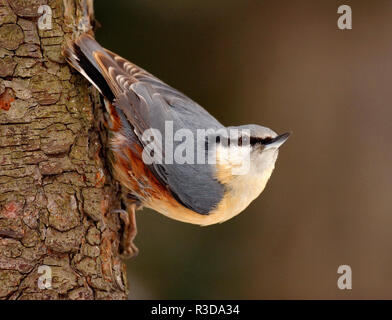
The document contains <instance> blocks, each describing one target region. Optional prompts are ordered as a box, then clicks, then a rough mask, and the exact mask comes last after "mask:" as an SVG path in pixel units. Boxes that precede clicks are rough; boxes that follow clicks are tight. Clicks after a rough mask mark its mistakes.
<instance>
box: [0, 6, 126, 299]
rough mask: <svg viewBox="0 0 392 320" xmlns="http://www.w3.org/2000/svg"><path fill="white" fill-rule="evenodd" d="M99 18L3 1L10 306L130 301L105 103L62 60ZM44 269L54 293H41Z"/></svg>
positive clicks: (4, 252)
mask: <svg viewBox="0 0 392 320" xmlns="http://www.w3.org/2000/svg"><path fill="white" fill-rule="evenodd" d="M41 5H49V6H50V7H51V9H52V29H50V30H42V29H39V28H38V19H39V16H40V14H38V9H39V7H40V6H41ZM91 19H92V0H0V298H1V299H125V298H126V296H127V290H128V289H127V284H126V283H127V281H126V274H125V266H124V264H123V262H122V261H121V260H120V258H119V255H118V245H119V233H120V227H121V225H120V221H119V218H118V216H117V215H116V214H110V211H111V210H112V209H114V208H119V205H120V204H119V200H118V199H119V192H118V187H117V185H116V184H115V183H114V182H113V181H112V180H111V178H110V175H109V173H108V170H107V167H106V163H105V160H104V159H105V157H104V153H105V148H102V145H105V135H104V134H102V133H101V132H102V130H98V128H99V125H100V123H99V119H101V117H102V108H101V105H100V102H99V101H100V100H99V97H98V95H97V93H96V91H95V90H92V89H91V86H90V85H88V83H87V81H85V80H84V79H82V77H81V76H79V75H78V74H76V72H74V71H73V70H71V68H70V67H69V66H68V65H67V64H66V63H65V61H64V59H63V57H62V55H61V48H62V46H63V44H64V42H65V41H66V39H69V38H74V37H76V36H77V34H80V33H81V32H83V31H86V30H88V29H90V28H91V26H90V24H91V21H92V20H91ZM43 265H45V266H49V267H50V270H51V273H52V278H51V279H52V283H51V287H50V288H43V287H42V286H38V281H39V279H40V277H41V276H42V275H43V274H42V273H41V270H42V268H40V266H43ZM45 274H46V273H45ZM45 283H47V282H45ZM40 287H41V289H40Z"/></svg>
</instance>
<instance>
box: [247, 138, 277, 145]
mask: <svg viewBox="0 0 392 320" xmlns="http://www.w3.org/2000/svg"><path fill="white" fill-rule="evenodd" d="M271 141H272V138H271V137H265V138H259V137H250V144H251V145H252V146H254V145H256V144H268V143H269V142H271Z"/></svg>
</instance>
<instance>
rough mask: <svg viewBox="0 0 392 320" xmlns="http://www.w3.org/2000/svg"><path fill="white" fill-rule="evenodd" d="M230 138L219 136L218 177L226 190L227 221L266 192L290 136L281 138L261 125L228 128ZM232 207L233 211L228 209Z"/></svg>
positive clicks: (287, 134)
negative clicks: (280, 154)
mask: <svg viewBox="0 0 392 320" xmlns="http://www.w3.org/2000/svg"><path fill="white" fill-rule="evenodd" d="M226 130H228V132H229V134H228V135H229V138H226V139H222V137H221V136H219V137H217V144H216V149H215V153H216V172H215V175H216V178H217V180H218V181H220V182H221V183H222V184H223V185H224V186H225V189H226V195H225V199H224V203H225V205H222V208H223V207H225V208H226V210H227V211H228V212H229V213H228V214H227V216H226V217H225V219H229V218H230V217H232V216H233V215H235V214H238V213H239V212H241V211H242V210H244V209H245V208H246V207H247V206H248V205H249V204H250V203H251V202H252V201H253V200H254V199H255V198H256V197H258V196H259V194H260V193H261V192H262V191H263V190H264V188H265V186H266V184H267V182H268V180H269V178H270V176H271V174H272V171H273V170H274V168H275V162H276V159H277V157H278V152H279V147H280V146H281V145H282V144H283V143H284V142H285V141H286V140H287V138H288V137H289V136H290V133H284V134H281V135H278V134H277V133H276V132H274V131H273V130H271V129H269V128H266V127H262V126H259V125H244V126H238V127H228V128H226ZM227 208H229V209H227Z"/></svg>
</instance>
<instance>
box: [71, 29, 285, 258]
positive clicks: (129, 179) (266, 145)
mask: <svg viewBox="0 0 392 320" xmlns="http://www.w3.org/2000/svg"><path fill="white" fill-rule="evenodd" d="M63 53H64V56H65V57H66V59H67V61H68V62H69V63H70V64H71V65H72V66H73V67H74V68H75V69H76V70H78V71H79V72H80V73H81V74H82V75H83V76H84V77H85V78H87V80H88V81H89V82H91V84H92V85H94V86H95V87H96V88H97V89H98V91H99V92H100V93H101V94H102V95H103V97H104V102H105V106H106V110H107V112H108V127H109V138H110V142H109V149H110V151H111V155H110V163H111V167H112V170H113V174H114V177H115V179H116V180H118V181H119V182H120V184H121V185H122V186H123V187H124V188H125V190H126V197H125V198H126V206H127V211H123V210H119V211H120V217H121V218H122V219H123V221H124V223H125V230H124V237H123V243H122V247H123V248H122V250H123V251H124V254H125V255H133V254H135V253H137V248H136V247H135V246H134V244H133V239H134V237H135V235H136V221H135V210H137V209H139V208H141V207H148V208H151V209H153V210H155V211H158V212H160V213H162V214H164V215H165V216H167V217H170V218H172V219H175V220H180V221H183V222H188V223H193V224H198V225H203V226H206V225H211V224H214V223H220V222H223V221H226V220H228V219H230V218H232V217H234V216H235V215H237V214H239V213H240V212H241V211H243V210H244V209H245V208H246V207H247V206H248V205H249V204H250V203H251V202H252V201H253V200H254V199H255V198H257V197H258V196H259V194H260V193H261V192H262V191H263V190H264V187H265V186H266V184H267V182H268V179H269V178H270V176H271V174H272V171H273V169H274V167H275V161H276V159H277V156H278V148H279V147H280V146H281V145H282V144H283V143H284V142H285V141H286V139H287V138H288V136H289V133H285V134H282V135H277V134H276V133H275V132H274V131H272V130H271V129H269V128H266V127H262V126H259V125H246V126H240V127H228V128H225V127H224V126H223V125H222V124H221V123H219V122H218V121H217V120H216V119H215V118H214V117H213V116H212V115H210V114H209V113H208V112H207V111H206V110H205V109H203V108H202V107H201V106H199V105H198V104H197V103H196V102H194V101H192V100H191V99H190V98H188V97H187V96H185V95H184V94H182V93H180V92H179V91H177V90H175V89H173V88H172V87H170V86H168V85H167V84H165V83H164V82H162V81H161V80H159V79H158V78H156V77H154V76H153V75H151V74H150V73H148V72H146V71H145V70H143V69H141V68H139V67H138V66H136V65H134V64H133V63H131V62H129V61H127V60H125V59H124V58H122V57H120V56H118V55H117V54H115V53H113V52H111V51H108V50H106V49H104V48H103V47H101V46H100V45H99V44H98V43H97V42H96V41H95V40H94V38H92V37H91V36H90V35H87V34H83V35H81V36H80V37H79V38H78V39H77V40H75V41H73V42H72V43H69V44H68V45H67V47H66V48H65V49H64V52H63ZM168 121H170V122H171V123H172V126H173V130H174V132H175V131H178V130H180V129H187V130H188V131H190V132H192V133H196V132H197V130H199V129H204V130H210V129H213V130H215V131H219V130H221V129H230V130H232V129H239V130H240V132H243V131H246V132H248V133H249V134H248V135H241V133H240V134H239V136H238V137H237V138H238V139H237V143H233V142H231V141H230V138H229V142H228V143H223V142H222V141H221V139H220V136H219V135H215V136H214V139H213V142H214V143H212V144H207V146H206V147H205V149H204V150H203V152H205V153H210V152H211V150H212V151H213V152H215V154H216V158H215V159H216V161H215V162H212V163H209V162H205V163H196V164H195V163H176V162H175V161H174V162H173V163H165V162H162V163H146V161H145V158H144V156H143V150H144V148H145V147H146V145H147V144H148V143H151V141H150V142H147V141H146V140H145V139H144V137H143V134H144V132H145V131H146V130H148V129H151V128H154V129H157V130H159V131H160V132H164V130H165V123H166V122H168ZM245 140H246V141H248V143H245V142H244V141H245ZM154 141H155V140H154ZM208 141H210V140H208ZM164 142H165V143H167V141H164ZM205 142H206V141H203V143H202V144H205ZM174 144H175V143H174ZM177 144H178V143H177ZM245 147H249V150H250V152H249V153H246V152H245V153H244V152H242V151H243V149H244V148H245ZM227 151H229V154H231V155H232V156H233V157H231V158H230V157H229V158H230V159H232V158H234V160H233V161H231V160H230V159H229V160H228V159H227V156H226V155H227V154H228V152H227ZM244 154H245V155H246V154H247V155H248V157H249V159H250V167H249V170H248V171H247V172H245V174H233V169H234V167H235V166H238V164H241V163H242V162H243V161H244V160H245V158H244V157H245V156H244Z"/></svg>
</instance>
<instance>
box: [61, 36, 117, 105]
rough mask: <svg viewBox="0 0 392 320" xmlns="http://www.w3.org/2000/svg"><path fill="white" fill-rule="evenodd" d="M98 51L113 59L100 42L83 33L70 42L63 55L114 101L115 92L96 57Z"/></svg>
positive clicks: (104, 94) (105, 95)
mask: <svg viewBox="0 0 392 320" xmlns="http://www.w3.org/2000/svg"><path fill="white" fill-rule="evenodd" d="M97 52H99V53H100V54H105V55H107V56H108V58H110V59H112V58H111V57H110V56H109V55H108V54H107V53H106V51H105V50H104V48H102V47H101V46H100V45H99V44H98V42H96V41H95V40H94V39H93V38H92V37H90V36H89V35H87V34H83V35H81V36H80V37H79V38H78V39H77V40H76V41H74V42H71V43H69V44H68V46H67V47H66V48H65V49H64V51H63V55H64V56H65V58H66V60H67V61H68V63H70V64H71V65H72V66H73V67H74V68H75V69H76V70H78V71H79V72H80V73H81V74H82V75H83V76H84V77H85V78H86V79H87V80H88V81H90V82H91V84H92V85H94V86H95V87H96V88H97V89H98V91H99V92H100V93H101V94H102V95H103V96H104V97H105V98H106V99H108V100H109V101H110V102H112V101H113V100H114V94H113V92H112V90H111V89H110V87H109V85H108V83H107V81H106V80H105V78H104V76H103V75H102V72H101V70H100V67H99V64H98V62H97V60H96V59H95V54H96V53H97ZM113 62H114V61H113ZM114 63H115V62H114Z"/></svg>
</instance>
